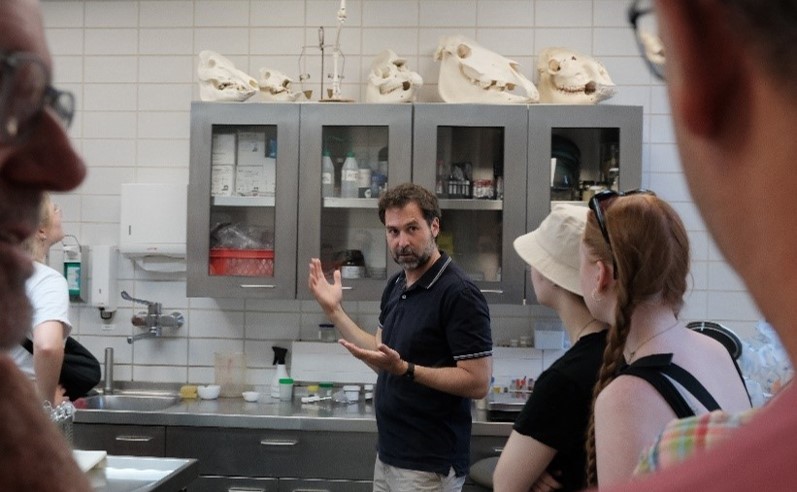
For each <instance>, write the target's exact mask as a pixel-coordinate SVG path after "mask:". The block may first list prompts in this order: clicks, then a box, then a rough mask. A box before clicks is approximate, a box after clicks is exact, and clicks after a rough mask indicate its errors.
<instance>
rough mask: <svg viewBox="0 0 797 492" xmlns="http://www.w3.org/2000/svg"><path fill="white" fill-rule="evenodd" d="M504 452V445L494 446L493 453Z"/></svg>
mask: <svg viewBox="0 0 797 492" xmlns="http://www.w3.org/2000/svg"><path fill="white" fill-rule="evenodd" d="M503 452H504V447H503V446H496V447H494V448H493V453H495V454H501V453H503Z"/></svg>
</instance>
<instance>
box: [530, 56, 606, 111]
mask: <svg viewBox="0 0 797 492" xmlns="http://www.w3.org/2000/svg"><path fill="white" fill-rule="evenodd" d="M537 73H538V74H539V80H537V86H538V87H539V89H540V101H541V102H546V103H564V104H596V103H598V102H600V101H603V100H605V99H609V98H610V97H612V96H613V95H614V93H615V85H614V82H612V79H611V77H609V73H608V72H607V71H606V67H604V66H603V64H601V63H600V62H599V61H597V60H596V59H594V58H592V57H590V56H587V55H585V54H583V53H578V52H576V51H573V50H570V49H567V48H547V49H545V50H543V51H542V53H540V56H539V57H538V59H537Z"/></svg>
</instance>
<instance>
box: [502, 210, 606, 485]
mask: <svg viewBox="0 0 797 492" xmlns="http://www.w3.org/2000/svg"><path fill="white" fill-rule="evenodd" d="M587 212H588V210H587V208H586V207H583V206H578V205H570V204H559V205H555V206H554V208H553V210H552V211H551V213H550V214H549V215H548V216H547V217H546V218H545V219H544V220H543V221H542V223H541V224H540V226H539V227H538V228H537V229H535V230H534V231H532V232H529V233H527V234H524V235H522V236H520V237H518V238H517V239H515V242H514V247H515V251H517V253H518V255H520V257H521V258H522V259H523V260H524V261H525V262H526V263H528V264H529V265H530V266H531V282H532V284H533V286H534V293H535V294H536V296H537V301H538V302H539V303H540V304H542V305H544V306H547V307H550V308H552V309H554V310H555V311H556V313H557V314H558V315H559V317H560V318H561V320H562V324H563V326H564V328H565V331H566V332H567V335H568V337H569V338H570V342H571V345H572V346H571V348H570V349H569V350H568V351H567V352H565V354H564V355H562V357H560V358H559V359H558V360H557V361H555V362H554V363H553V364H552V365H551V367H549V368H548V369H547V370H545V371H544V372H543V373H542V374H540V376H539V378H538V379H537V382H536V383H535V385H534V392H533V393H532V394H531V396H530V397H529V400H528V401H527V402H526V405H525V406H524V408H523V411H522V412H521V413H520V415H519V416H518V418H517V420H516V421H515V424H514V426H513V430H512V433H511V435H510V436H509V440H508V441H507V443H506V446H504V450H503V452H502V453H501V457H500V458H499V460H498V464H497V465H496V468H495V472H494V474H493V487H494V490H496V491H515V490H517V491H520V490H523V491H527V490H529V489H530V488H531V486H532V485H533V484H534V483H535V482H540V483H538V485H541V484H542V483H545V484H546V485H548V486H553V487H554V488H559V489H560V490H565V491H567V490H581V489H582V488H584V486H585V485H586V473H585V470H586V452H585V436H586V430H587V424H588V422H589V415H590V411H591V409H590V406H591V403H592V388H593V387H594V385H595V381H596V378H597V374H598V369H599V368H600V365H601V360H602V356H603V349H604V348H605V346H606V336H605V334H606V332H605V329H606V326H605V325H604V324H603V323H600V322H598V321H596V320H595V319H594V318H593V317H592V315H591V314H590V312H589V310H588V309H587V306H586V304H584V298H583V297H582V293H581V287H580V276H579V246H580V244H581V236H582V234H583V231H584V227H585V224H586V221H587Z"/></svg>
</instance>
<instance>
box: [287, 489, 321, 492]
mask: <svg viewBox="0 0 797 492" xmlns="http://www.w3.org/2000/svg"><path fill="white" fill-rule="evenodd" d="M291 492H331V491H330V490H329V489H291Z"/></svg>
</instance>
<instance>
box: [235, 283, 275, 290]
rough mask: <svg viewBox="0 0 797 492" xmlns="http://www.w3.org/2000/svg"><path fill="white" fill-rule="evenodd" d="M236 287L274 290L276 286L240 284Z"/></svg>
mask: <svg viewBox="0 0 797 492" xmlns="http://www.w3.org/2000/svg"><path fill="white" fill-rule="evenodd" d="M238 287H241V288H242V289H274V288H276V287H277V286H276V285H274V284H240V285H239V286H238Z"/></svg>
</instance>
